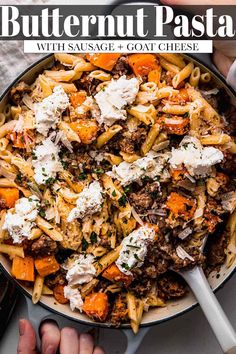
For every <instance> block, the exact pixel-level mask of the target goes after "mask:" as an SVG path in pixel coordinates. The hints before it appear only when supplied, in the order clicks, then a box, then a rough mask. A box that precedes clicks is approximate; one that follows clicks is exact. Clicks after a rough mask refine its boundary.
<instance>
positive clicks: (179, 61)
mask: <svg viewBox="0 0 236 354" xmlns="http://www.w3.org/2000/svg"><path fill="white" fill-rule="evenodd" d="M159 55H160V56H161V57H162V58H164V59H165V60H167V61H168V62H170V63H171V64H174V65H176V66H178V67H179V68H180V69H183V68H184V67H185V66H186V64H185V62H184V59H183V57H182V56H181V55H180V54H173V53H160V54H159Z"/></svg>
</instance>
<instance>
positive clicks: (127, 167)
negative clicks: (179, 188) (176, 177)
mask: <svg viewBox="0 0 236 354" xmlns="http://www.w3.org/2000/svg"><path fill="white" fill-rule="evenodd" d="M168 158H169V155H168V153H165V154H156V153H152V152H150V153H149V154H147V156H145V157H142V158H141V159H138V160H136V161H134V162H132V163H129V162H126V161H123V162H121V163H120V164H119V165H118V166H116V165H113V167H112V171H110V172H107V174H108V175H109V176H110V177H112V178H115V179H117V180H118V181H120V182H121V185H123V186H126V185H128V184H130V183H132V182H135V181H138V180H139V179H140V178H142V177H144V176H147V177H150V178H155V177H157V176H162V179H163V178H165V177H168V176H169V175H167V174H166V171H164V169H165V165H166V163H167V161H168Z"/></svg>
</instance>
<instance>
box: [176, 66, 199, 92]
mask: <svg viewBox="0 0 236 354" xmlns="http://www.w3.org/2000/svg"><path fill="white" fill-rule="evenodd" d="M193 69H194V65H193V63H192V62H190V63H188V65H186V66H185V67H184V68H183V69H182V70H181V71H180V72H179V73H177V74H176V75H175V76H174V77H173V80H172V85H173V87H174V88H177V87H178V85H179V84H180V83H181V82H182V81H184V80H185V79H187V78H188V77H189V76H190V75H191V73H192V71H193Z"/></svg>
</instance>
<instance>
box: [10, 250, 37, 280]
mask: <svg viewBox="0 0 236 354" xmlns="http://www.w3.org/2000/svg"><path fill="white" fill-rule="evenodd" d="M11 274H12V276H13V277H14V278H16V279H17V280H24V281H34V279H35V276H34V259H33V258H32V257H25V258H21V257H18V256H15V257H14V258H13V261H12V269H11Z"/></svg>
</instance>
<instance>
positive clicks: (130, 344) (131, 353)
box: [122, 327, 150, 354]
mask: <svg viewBox="0 0 236 354" xmlns="http://www.w3.org/2000/svg"><path fill="white" fill-rule="evenodd" d="M149 329H150V328H149V327H143V328H140V329H139V331H138V333H137V334H134V333H133V332H132V330H131V329H123V330H122V331H123V333H124V334H125V336H126V338H127V347H126V350H125V352H124V354H135V353H136V351H137V350H138V348H139V346H140V344H141V343H142V340H143V338H144V337H145V336H146V334H147V332H148V331H149Z"/></svg>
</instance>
